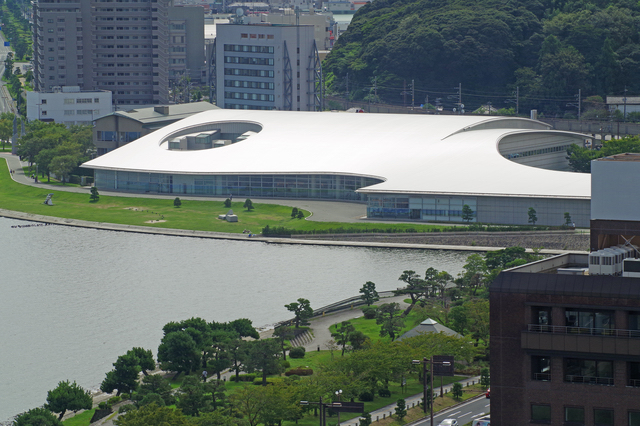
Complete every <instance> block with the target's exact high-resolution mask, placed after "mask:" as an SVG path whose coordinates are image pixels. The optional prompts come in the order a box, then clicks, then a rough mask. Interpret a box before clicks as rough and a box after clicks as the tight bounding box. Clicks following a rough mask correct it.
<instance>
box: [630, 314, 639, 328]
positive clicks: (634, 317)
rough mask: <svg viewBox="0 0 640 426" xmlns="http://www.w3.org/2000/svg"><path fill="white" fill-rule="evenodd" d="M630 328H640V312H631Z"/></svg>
mask: <svg viewBox="0 0 640 426" xmlns="http://www.w3.org/2000/svg"><path fill="white" fill-rule="evenodd" d="M629 330H640V312H629Z"/></svg>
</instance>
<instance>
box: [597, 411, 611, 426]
mask: <svg viewBox="0 0 640 426" xmlns="http://www.w3.org/2000/svg"><path fill="white" fill-rule="evenodd" d="M593 421H594V423H595V424H596V426H613V410H605V409H600V408H595V409H594V410H593Z"/></svg>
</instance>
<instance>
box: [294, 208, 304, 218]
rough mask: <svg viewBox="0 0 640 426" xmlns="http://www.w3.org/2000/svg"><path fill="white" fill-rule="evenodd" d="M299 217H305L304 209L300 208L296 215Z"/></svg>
mask: <svg viewBox="0 0 640 426" xmlns="http://www.w3.org/2000/svg"><path fill="white" fill-rule="evenodd" d="M296 218H298V219H304V212H303V211H302V210H298V214H297V215H296Z"/></svg>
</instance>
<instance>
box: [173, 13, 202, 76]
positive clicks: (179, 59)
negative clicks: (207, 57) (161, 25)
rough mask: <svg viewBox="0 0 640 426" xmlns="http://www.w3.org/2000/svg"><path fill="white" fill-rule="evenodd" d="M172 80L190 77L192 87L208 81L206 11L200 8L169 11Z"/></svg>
mask: <svg viewBox="0 0 640 426" xmlns="http://www.w3.org/2000/svg"><path fill="white" fill-rule="evenodd" d="M169 46H170V47H169V80H170V81H174V82H175V81H177V80H179V79H180V78H181V77H182V76H184V75H187V76H189V77H190V78H191V81H192V82H193V83H197V84H199V83H201V82H204V81H206V80H204V78H206V69H205V62H204V54H205V49H204V9H203V8H202V7H201V6H174V7H171V8H169Z"/></svg>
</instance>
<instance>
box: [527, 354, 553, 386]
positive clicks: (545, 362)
mask: <svg viewBox="0 0 640 426" xmlns="http://www.w3.org/2000/svg"><path fill="white" fill-rule="evenodd" d="M531 372H532V375H531V376H532V377H531V378H532V379H533V380H544V381H546V380H551V358H549V357H548V356H532V357H531Z"/></svg>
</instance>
